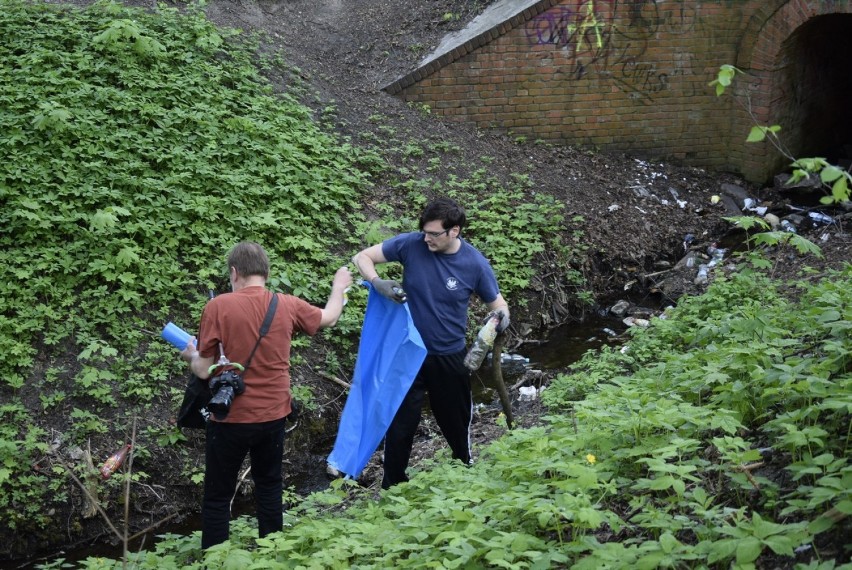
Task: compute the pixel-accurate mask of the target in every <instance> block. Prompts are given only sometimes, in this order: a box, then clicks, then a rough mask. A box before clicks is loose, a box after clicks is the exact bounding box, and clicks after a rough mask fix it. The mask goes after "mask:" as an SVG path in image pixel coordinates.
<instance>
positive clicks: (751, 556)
mask: <svg viewBox="0 0 852 570" xmlns="http://www.w3.org/2000/svg"><path fill="white" fill-rule="evenodd" d="M762 551H763V544H762V543H761V542H760V540H758V539H757V538H755V537H753V536H747V537H745V538H743V539H740V541H739V542H738V543H737V564H748V563H749V562H754V561H755V560H757V558H758V557H759V556H760V553H761V552H762Z"/></svg>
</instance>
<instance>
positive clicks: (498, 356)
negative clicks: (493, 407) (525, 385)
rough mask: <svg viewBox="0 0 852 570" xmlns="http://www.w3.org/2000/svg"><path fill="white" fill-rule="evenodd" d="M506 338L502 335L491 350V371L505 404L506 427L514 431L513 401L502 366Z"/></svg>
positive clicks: (496, 339)
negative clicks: (504, 380)
mask: <svg viewBox="0 0 852 570" xmlns="http://www.w3.org/2000/svg"><path fill="white" fill-rule="evenodd" d="M504 338H505V335H504V334H503V333H500V334H498V335H497V338H495V339H494V347H493V348H492V349H491V370H492V372H493V374H494V384H495V385H496V386H497V394H499V395H500V403H501V404H503V413H505V414H506V425H507V426H508V427H509V429H512V423H513V422H514V418H513V416H512V400H511V399H510V398H509V392H508V391H507V390H506V383H505V382H503V369H502V366H501V360H502V356H503V339H504Z"/></svg>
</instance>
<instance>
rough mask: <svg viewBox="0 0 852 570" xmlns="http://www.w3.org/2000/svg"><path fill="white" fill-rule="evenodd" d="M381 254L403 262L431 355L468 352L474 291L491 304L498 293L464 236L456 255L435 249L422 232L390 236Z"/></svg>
mask: <svg viewBox="0 0 852 570" xmlns="http://www.w3.org/2000/svg"><path fill="white" fill-rule="evenodd" d="M382 253H383V254H384V256H385V259H387V260H388V261H398V262H399V263H401V264H402V267H403V271H402V288H403V289H405V293H406V294H407V295H408V307H409V308H410V309H411V318H412V319H413V320H414V326H416V327H417V330H418V331H419V332H420V336H422V337H423V343H424V344H425V345H426V349H427V350H428V351H429V354H453V353H456V352H460V351H462V350H464V347H465V331H466V330H467V308H468V305H469V304H470V297H471V295H472V294H473V293H476V294H477V295H478V296H479V298H480V299H482V301H483V302H484V303H490V302H492V301H494V300H495V299H496V298H497V295H499V294H500V289H499V288H498V287H497V278H496V277H494V271H493V270H492V269H491V265H490V264H489V263H488V260H487V259H485V256H483V255H482V254H481V253H480V252H479V251H478V250H477V249H476V248H475V247H473V246H472V245H470V244H469V243H467V242H466V241H464V240H461V247H460V248H459V250H458V251H457V252H456V253H451V254H444V253H433V252H431V251H429V248H428V247H427V246H426V242H425V241H424V239H423V234H421V233H420V232H412V233H406V234H400V235H398V236H396V237H393V238H391V239H389V240H386V241H385V242H383V243H382Z"/></svg>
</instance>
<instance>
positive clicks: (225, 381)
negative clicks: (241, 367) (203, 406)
mask: <svg viewBox="0 0 852 570" xmlns="http://www.w3.org/2000/svg"><path fill="white" fill-rule="evenodd" d="M245 391H246V384H245V382H243V377H242V376H240V374H239V373H238V372H237V371H236V370H226V371H224V372H222V373H221V374H219V375H217V376H214V377H213V378H211V379H210V392H211V393H212V394H213V397H212V398H210V402H209V403H208V404H207V409H208V410H209V411H210V413H211V414H213V417H215V418H216V419H217V420H224V419H225V418H226V417H227V416H228V412H229V411H230V410H231V404H232V403H233V402H234V398H235V397H236V396H239V395H240V394H242V393H243V392H245Z"/></svg>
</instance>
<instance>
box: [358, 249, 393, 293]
mask: <svg viewBox="0 0 852 570" xmlns="http://www.w3.org/2000/svg"><path fill="white" fill-rule="evenodd" d="M387 261H388V260H387V259H386V258H385V254H384V252H383V251H382V244H380V243H378V244H376V245H374V246H371V247H368V248H367V249H363V250H361V251H359V252H358V253H356V254H355V255H354V256H353V257H352V263H354V264H355V267H356V268H357V269H358V273H360V274H361V277H363V278H364V279H365V280H366V281H369V282H371V283H372V282H373V279H375V278H376V277H378V276H379V273H378V272H377V271H376V265H378V264H380V263H387Z"/></svg>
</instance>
